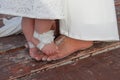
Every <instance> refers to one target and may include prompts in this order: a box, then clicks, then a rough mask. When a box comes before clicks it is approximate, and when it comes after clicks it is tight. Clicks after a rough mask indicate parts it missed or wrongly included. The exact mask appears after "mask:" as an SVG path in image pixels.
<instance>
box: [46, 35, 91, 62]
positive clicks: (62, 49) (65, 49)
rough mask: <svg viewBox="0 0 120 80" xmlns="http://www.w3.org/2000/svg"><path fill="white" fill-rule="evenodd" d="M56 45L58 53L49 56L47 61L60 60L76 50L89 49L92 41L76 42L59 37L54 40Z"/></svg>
mask: <svg viewBox="0 0 120 80" xmlns="http://www.w3.org/2000/svg"><path fill="white" fill-rule="evenodd" d="M56 44H58V48H59V53H55V54H53V55H51V56H49V57H48V58H47V61H51V60H58V59H62V58H64V57H67V56H68V55H70V54H72V53H74V52H76V51H78V50H84V49H87V48H90V47H91V46H92V45H93V41H82V40H76V39H72V38H69V37H67V36H63V35H61V36H60V37H58V38H57V39H56Z"/></svg>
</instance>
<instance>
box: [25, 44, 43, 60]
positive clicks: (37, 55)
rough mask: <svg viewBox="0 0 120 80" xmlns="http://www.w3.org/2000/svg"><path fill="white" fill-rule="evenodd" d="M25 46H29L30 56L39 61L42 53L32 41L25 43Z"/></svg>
mask: <svg viewBox="0 0 120 80" xmlns="http://www.w3.org/2000/svg"><path fill="white" fill-rule="evenodd" d="M25 47H26V48H29V54H30V57H31V58H33V59H35V60H37V61H40V60H42V57H44V54H43V53H42V52H40V51H39V50H38V48H36V47H35V46H34V44H33V43H31V42H28V44H26V45H25Z"/></svg>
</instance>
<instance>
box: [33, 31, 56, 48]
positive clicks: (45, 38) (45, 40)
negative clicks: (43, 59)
mask: <svg viewBox="0 0 120 80" xmlns="http://www.w3.org/2000/svg"><path fill="white" fill-rule="evenodd" d="M33 36H34V37H35V38H36V39H38V40H39V41H40V43H39V44H38V45H37V47H38V48H39V49H40V50H41V49H42V48H43V47H44V46H45V45H46V44H49V43H52V42H53V41H54V38H55V36H54V30H50V31H48V32H45V33H42V34H39V33H38V32H36V31H34V34H33Z"/></svg>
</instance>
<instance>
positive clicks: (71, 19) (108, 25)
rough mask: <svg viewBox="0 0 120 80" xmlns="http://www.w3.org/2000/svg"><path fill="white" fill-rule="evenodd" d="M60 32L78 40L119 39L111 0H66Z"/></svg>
mask: <svg viewBox="0 0 120 80" xmlns="http://www.w3.org/2000/svg"><path fill="white" fill-rule="evenodd" d="M64 12H65V16H66V18H65V19H63V20H61V23H60V32H61V34H64V35H66V36H69V37H72V38H75V39H80V40H98V41H108V40H119V36H118V28H117V21H116V15H115V7H114V1H113V0H66V2H65V10H64Z"/></svg>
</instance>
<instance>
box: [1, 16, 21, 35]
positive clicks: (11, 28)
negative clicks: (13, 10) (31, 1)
mask: <svg viewBox="0 0 120 80" xmlns="http://www.w3.org/2000/svg"><path fill="white" fill-rule="evenodd" d="M21 21H22V18H21V17H14V18H12V19H10V20H7V19H5V18H4V19H3V23H4V26H2V27H1V28H0V37H6V36H10V35H13V34H17V33H20V32H21V31H22V29H21Z"/></svg>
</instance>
